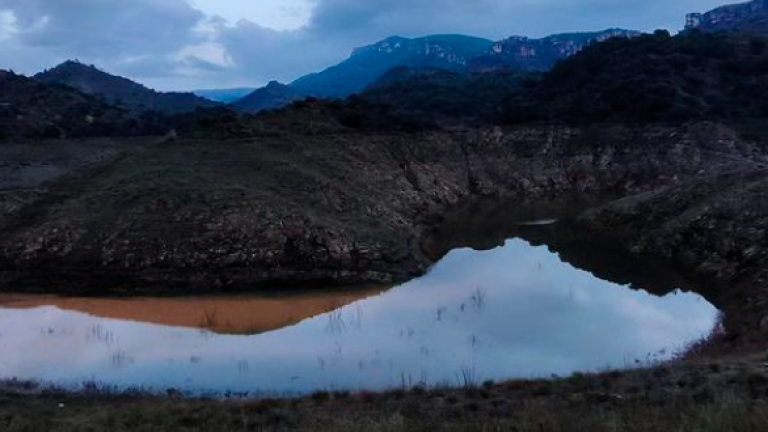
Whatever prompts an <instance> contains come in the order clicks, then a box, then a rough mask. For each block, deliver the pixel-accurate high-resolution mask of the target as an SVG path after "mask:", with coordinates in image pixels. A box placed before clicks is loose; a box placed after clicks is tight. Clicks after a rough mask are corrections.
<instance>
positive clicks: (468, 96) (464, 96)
mask: <svg viewBox="0 0 768 432" xmlns="http://www.w3.org/2000/svg"><path fill="white" fill-rule="evenodd" d="M539 78H540V76H539V75H538V74H534V73H529V72H522V71H517V70H506V71H505V70H502V71H498V72H488V73H482V74H462V73H457V72H449V71H445V70H442V69H412V68H407V67H401V68H395V69H392V70H390V71H389V72H387V73H386V74H384V76H383V77H381V78H380V79H379V80H377V81H376V82H375V83H374V84H372V85H371V86H370V87H368V88H367V89H366V90H364V91H363V92H361V93H360V98H361V99H363V100H366V101H368V102H370V103H373V104H380V105H386V106H389V107H391V110H390V112H389V114H390V115H392V116H395V117H398V118H410V119H411V120H412V121H415V120H417V119H418V120H419V121H420V122H421V123H422V124H432V125H435V124H441V125H455V124H463V123H467V122H469V123H476V122H481V121H487V120H489V119H494V118H498V117H499V116H500V115H501V113H502V112H501V111H500V109H501V107H502V106H504V105H505V104H506V103H508V98H509V97H510V95H515V94H520V93H522V92H523V91H524V88H525V87H526V86H532V85H535V83H536V82H537V81H538V79H539Z"/></svg>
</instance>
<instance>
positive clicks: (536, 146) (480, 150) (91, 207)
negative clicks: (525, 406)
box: [0, 124, 764, 292]
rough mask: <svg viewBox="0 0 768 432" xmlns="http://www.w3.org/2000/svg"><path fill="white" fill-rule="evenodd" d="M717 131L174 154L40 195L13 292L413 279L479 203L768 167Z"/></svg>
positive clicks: (15, 233) (528, 130)
mask: <svg viewBox="0 0 768 432" xmlns="http://www.w3.org/2000/svg"><path fill="white" fill-rule="evenodd" d="M762 154H763V153H762V152H761V150H760V149H759V148H758V147H757V146H756V145H754V144H752V143H750V142H747V141H744V140H741V139H740V138H739V137H738V135H737V134H736V133H734V132H733V131H732V130H731V129H729V128H727V127H724V126H720V125H716V124H699V125H691V126H686V127H678V128H668V127H637V128H629V127H619V126H602V127H593V128H588V129H572V128H566V127H559V126H538V127H520V128H513V129H501V128H487V129H480V130H470V131H462V132H453V133H449V132H426V133H421V134H379V135H375V134H360V133H357V132H354V131H350V130H339V131H335V132H332V133H324V134H308V135H298V134H285V135H281V136H274V135H269V134H265V135H262V136H254V137H252V138H249V139H239V140H225V141H216V140H205V139H202V140H194V141H193V140H189V141H178V142H174V143H166V144H162V145H159V146H156V147H154V148H151V149H148V150H145V151H142V152H138V153H136V154H133V155H130V156H126V157H123V158H120V159H119V160H117V161H116V162H114V163H112V164H110V165H107V166H100V167H98V169H94V170H90V171H86V172H83V173H81V174H80V175H78V176H74V177H70V178H67V179H66V180H63V181H61V182H58V183H56V184H55V186H51V187H49V188H46V189H45V190H42V191H40V192H39V193H40V196H41V197H40V198H38V199H37V200H35V201H34V202H33V203H30V204H29V205H26V206H21V207H20V208H18V209H15V210H14V211H12V212H9V213H8V214H6V215H5V216H4V217H2V219H0V232H2V236H0V237H1V238H0V247H1V248H2V257H1V259H0V286H1V287H2V288H3V289H6V290H8V289H13V290H23V289H51V288H58V289H60V287H61V286H62V285H66V286H68V287H73V288H75V287H81V288H93V289H97V290H99V292H103V291H104V290H106V289H110V288H113V289H116V288H131V289H133V288H135V287H146V288H154V289H160V290H162V289H163V288H165V289H169V288H175V289H181V290H184V292H192V291H194V290H211V289H217V290H226V289H234V288H248V289H257V288H258V287H261V286H264V285H265V284H276V283H283V284H294V285H295V284H305V283H323V282H333V283H334V284H339V283H362V282H391V281H400V280H404V279H406V278H409V277H412V276H414V275H417V274H420V273H422V272H424V271H425V270H426V269H427V268H428V267H429V266H430V265H431V264H432V262H433V259H434V258H433V257H429V256H427V255H426V254H425V253H424V252H423V251H422V249H421V239H422V238H423V236H424V234H425V232H426V229H427V228H429V226H430V224H431V220H432V219H433V218H434V217H437V216H438V215H440V214H442V213H443V212H445V211H446V209H448V208H450V207H451V206H453V205H456V204H457V203H461V202H463V201H466V200H467V199H470V198H472V197H477V196H495V197H510V198H536V197H538V198H549V197H558V196H566V195H567V196H573V195H577V194H589V195H591V196H598V195H602V194H621V195H630V194H637V193H641V192H644V191H648V190H652V189H655V188H657V187H661V186H664V185H669V184H674V183H677V182H682V181H684V180H686V179H692V178H700V177H706V176H712V175H718V174H721V173H725V172H732V171H743V170H757V169H760V167H762V166H763V165H762V164H763V163H764V160H763V156H762Z"/></svg>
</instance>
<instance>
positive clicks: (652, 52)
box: [0, 0, 768, 432]
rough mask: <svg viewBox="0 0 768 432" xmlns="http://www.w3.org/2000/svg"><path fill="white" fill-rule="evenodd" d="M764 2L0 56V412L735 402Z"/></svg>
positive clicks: (200, 424)
mask: <svg viewBox="0 0 768 432" xmlns="http://www.w3.org/2000/svg"><path fill="white" fill-rule="evenodd" d="M766 16H768V8H766V7H765V2H764V1H762V0H754V1H752V2H749V3H746V4H742V5H734V6H726V7H722V8H719V9H716V10H714V11H712V12H709V13H706V14H692V15H689V16H688V19H687V21H688V24H687V26H686V29H685V30H684V31H682V32H681V33H680V34H677V35H672V34H671V33H670V32H669V31H666V30H657V31H655V32H653V33H640V32H635V31H629V30H622V29H617V28H613V29H609V30H606V31H601V32H587V33H564V34H557V35H553V36H549V37H543V38H527V37H517V36H513V37H510V38H507V39H504V40H502V41H500V42H493V41H492V40H490V39H485V38H476V37H471V36H464V35H436V36H426V37H420V38H405V37H391V38H387V39H385V40H383V41H381V42H378V43H376V44H373V45H368V46H365V47H363V48H359V49H356V50H355V51H354V52H353V54H352V56H351V57H350V58H348V59H347V60H345V61H343V62H341V63H339V64H337V65H336V66H331V67H330V68H328V69H325V70H322V71H320V72H317V73H313V74H310V75H306V76H303V77H302V78H299V79H297V80H295V81H293V82H291V83H290V84H280V83H279V82H277V81H272V82H270V83H269V84H268V85H267V86H265V87H262V88H259V89H256V90H253V89H251V88H247V89H246V88H239V89H235V88H233V89H231V90H207V91H200V92H197V93H177V92H158V91H155V90H152V89H150V88H148V87H145V86H143V85H141V84H139V83H137V82H134V81H131V80H129V79H127V78H122V77H119V76H117V75H111V74H109V73H107V72H104V71H103V70H101V69H98V68H97V67H95V66H88V65H86V64H83V63H80V62H79V61H68V62H65V63H63V64H61V65H59V66H57V67H55V68H53V69H50V70H46V71H43V72H41V73H39V74H36V75H33V76H29V77H27V76H24V75H21V74H16V73H15V72H12V71H0V429H2V430H8V431H9V432H20V431H34V430H56V431H76V430H84V429H85V430H106V429H109V430H118V431H119V430H161V431H162V430H190V431H191V430H198V431H199V430H212V431H213V430H221V428H222V427H224V426H223V425H226V428H229V429H231V430H316V429H317V428H319V427H321V426H322V427H323V428H325V429H327V430H330V431H336V430H339V431H352V430H381V431H395V430H427V429H430V430H456V431H463V430H467V431H469V430H473V431H488V430H518V431H529V430H530V431H537V432H542V431H571V430H576V431H581V430H583V431H594V430H597V431H602V430H605V431H609V430H627V431H656V430H680V431H691V432H693V431H699V430H709V429H705V426H706V427H710V426H712V425H716V426H717V427H715V426H712V427H713V429H712V430H718V431H720V430H722V431H750V430H755V431H761V430H764V428H765V426H766V425H767V424H768V417H766V416H765V412H766V410H765V408H766V401H768V366H767V365H768V363H766V362H768V357H766V355H767V354H766V353H768V266H766V262H768V134H766V132H765V131H766V128H768V121H767V120H766V119H768V104H767V103H766V100H768V93H766V87H765V86H764V83H765V82H766V80H768V69H766V68H765V65H767V64H768V39H767V38H766V34H765V30H764V29H763V26H762V24H761V23H763V21H764V19H765V17H766ZM233 28H234V27H233ZM1 35H2V33H0V36H1ZM209 48H210V47H209ZM265 82H266V81H265ZM251 90H253V91H251ZM201 94H202V95H207V97H210V98H213V99H219V100H221V102H215V101H213V100H209V99H206V98H205V97H203V96H200V95H201ZM239 96H242V98H239V99H238V97H239ZM226 428H225V429H226Z"/></svg>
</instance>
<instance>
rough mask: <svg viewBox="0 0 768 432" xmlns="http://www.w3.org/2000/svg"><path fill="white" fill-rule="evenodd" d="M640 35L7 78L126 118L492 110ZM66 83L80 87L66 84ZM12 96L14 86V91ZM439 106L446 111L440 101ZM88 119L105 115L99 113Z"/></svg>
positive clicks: (703, 22) (62, 68)
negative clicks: (347, 108)
mask: <svg viewBox="0 0 768 432" xmlns="http://www.w3.org/2000/svg"><path fill="white" fill-rule="evenodd" d="M766 23H768V0H753V1H751V2H749V3H743V4H737V5H730V6H723V7H720V8H717V9H714V10H713V11H710V12H707V13H705V14H689V15H688V16H687V25H686V28H687V29H688V30H698V31H703V32H723V31H725V32H751V33H761V32H762V33H768V24H766ZM639 35H640V33H639V32H636V31H631V30H623V29H617V28H614V29H608V30H604V31H600V32H590V33H567V34H558V35H552V36H548V37H545V38H541V39H532V38H526V37H520V36H514V37H510V38H507V39H505V40H502V41H498V42H493V41H491V40H488V39H482V38H476V37H470V36H464V35H433V36H427V37H422V38H416V39H408V38H403V37H391V38H388V39H385V40H383V41H380V42H378V43H375V44H372V45H369V46H365V47H362V48H358V49H355V50H354V51H353V53H352V55H351V56H350V57H349V58H348V59H347V60H345V61H343V62H341V63H339V64H338V65H335V66H333V67H330V68H328V69H326V70H323V71H321V72H318V73H314V74H310V75H306V76H304V77H302V78H299V79H297V80H296V81H294V82H292V83H290V84H281V83H278V82H275V81H273V82H270V83H269V84H268V85H267V86H265V87H262V88H259V89H256V90H253V89H249V88H240V89H225V90H201V91H198V92H197V93H198V94H193V93H162V92H158V91H155V90H152V89H149V88H147V87H145V86H143V85H141V84H139V83H136V82H133V81H131V80H129V79H126V78H122V77H119V76H115V75H111V74H109V73H107V72H104V71H102V70H100V69H98V68H96V67H95V66H90V65H86V64H83V63H80V62H78V61H67V62H64V63H62V64H61V65H59V66H57V67H55V68H53V69H50V70H46V71H44V72H41V73H39V74H37V75H35V76H34V77H33V79H34V82H37V83H38V84H50V85H51V86H48V87H41V86H35V85H33V84H34V82H33V80H30V79H28V78H25V77H21V76H18V75H15V74H12V73H9V72H5V73H4V79H5V82H6V85H8V84H7V83H8V82H13V83H15V84H16V85H17V87H18V86H20V85H21V84H22V83H23V84H24V86H26V88H27V89H30V90H29V91H32V90H34V92H37V93H39V94H42V93H45V92H46V91H49V92H50V94H49V95H47V96H46V97H52V98H53V99H55V100H57V101H58V100H59V99H61V100H62V102H61V104H60V105H61V106H65V107H75V106H77V107H78V108H77V109H76V111H77V112H79V113H91V112H99V113H107V114H108V115H107V117H109V118H112V119H119V121H118V123H120V122H123V121H124V120H125V119H129V118H132V119H134V120H135V119H136V118H138V114H142V113H145V112H148V111H154V112H159V113H164V114H180V113H188V112H193V111H195V110H196V109H197V108H215V107H224V106H226V105H225V104H229V106H231V107H233V108H235V109H236V110H238V111H240V112H244V113H258V112H261V111H264V110H270V109H275V108H281V107H283V106H286V105H288V104H290V103H292V102H295V101H298V100H301V99H304V98H306V97H317V98H328V99H333V98H346V97H348V96H350V95H352V94H355V93H361V92H364V93H365V95H366V97H367V98H368V99H369V100H371V101H374V102H379V103H385V104H395V105H398V106H400V107H401V108H403V109H405V111H406V112H410V111H412V110H416V111H418V112H426V111H429V110H432V111H433V112H436V113H443V112H451V111H452V110H458V109H460V108H461V107H458V106H456V104H455V103H447V102H450V101H463V102H462V103H466V104H469V105H470V106H476V107H477V108H478V109H477V110H476V111H478V112H480V111H483V112H485V111H487V110H489V109H491V108H492V107H490V106H484V105H483V106H480V105H482V104H485V102H482V103H481V104H480V105H478V103H480V102H481V101H487V100H488V98H487V97H486V96H487V95H488V94H489V91H490V90H489V89H492V88H493V86H499V85H500V86H502V87H504V88H507V87H509V88H512V89H517V88H518V87H519V86H520V85H521V84H524V83H525V82H526V80H529V79H530V75H525V74H524V73H525V72H534V73H538V72H543V71H548V70H550V69H552V68H553V67H554V66H555V65H556V64H557V63H558V62H560V61H561V60H564V59H566V58H569V57H571V56H573V55H574V54H576V53H579V52H580V51H582V50H583V49H584V48H585V47H587V46H588V45H590V44H591V43H592V42H596V41H597V42H601V41H606V40H608V39H612V38H634V37H637V36H639ZM490 72H492V73H495V75H493V76H490V77H487V79H477V78H473V77H472V75H477V74H487V73H490ZM25 80H26V81H25ZM409 80H410V81H411V82H408V81H409ZM67 88H68V89H71V90H77V92H72V91H70V92H67V91H65V89H67ZM470 89H471V90H470ZM252 90H253V91H252ZM388 92H392V93H391V94H390V93H388ZM414 92H415V93H418V94H421V95H423V96H424V97H425V98H424V99H423V100H420V101H416V100H415V99H414V98H412V97H410V94H412V93H414ZM12 93H13V95H14V96H13V97H11V99H12V100H5V101H1V100H0V103H2V104H4V105H2V106H0V109H2V110H3V113H4V114H3V115H6V116H10V115H11V114H9V113H11V112H13V113H15V115H17V116H18V119H19V120H13V121H12V123H15V124H17V126H19V128H21V129H24V128H26V129H29V130H30V131H32V132H30V134H31V135H40V134H42V135H46V136H47V135H52V136H53V135H57V134H59V135H62V134H63V135H67V134H68V132H67V127H66V125H65V124H63V123H61V124H59V123H57V122H59V120H57V119H60V118H64V117H67V116H66V115H65V116H62V115H60V114H58V113H56V114H55V115H54V113H52V112H47V111H46V110H49V111H50V108H45V107H44V106H42V105H34V104H32V105H33V106H31V107H30V110H31V111H30V113H37V114H33V115H29V116H25V115H24V114H23V113H21V114H19V113H20V112H21V111H20V110H22V109H21V106H22V105H23V104H24V103H27V102H29V103H32V102H35V101H34V100H27V101H26V102H24V103H22V102H21V101H22V98H20V97H19V95H21V94H23V92H12ZM443 93H445V94H443ZM8 94H9V93H8V92H6V99H8ZM447 94H450V95H453V96H452V97H451V98H450V101H447V100H446V98H445V97H444V96H445V95H447ZM478 94H479V95H480V97H479V98H478V96H477V95H478ZM85 96H89V97H87V98H86V97H85ZM42 99H45V98H42ZM68 101H71V102H72V103H70V102H68ZM75 101H79V102H77V103H75ZM440 101H443V102H440ZM444 102H445V103H444ZM57 103H58V102H57ZM107 106H115V107H120V108H124V109H125V110H127V112H121V111H119V110H111V109H110V110H107V111H105V110H106V107H107ZM436 106H437V107H439V109H434V108H435V107H436ZM22 111H23V110H22ZM59 111H61V110H59ZM38 114H40V115H41V116H42V117H41V118H45V119H47V120H46V121H47V122H49V123H56V124H57V125H58V126H55V127H50V128H49V130H48V131H43V129H45V128H46V127H48V126H45V125H43V124H34V125H32V124H29V119H31V118H34V117H36V116H37V115H38ZM81 117H83V118H98V116H93V115H91V114H87V115H85V116H81ZM8 118H10V117H8ZM24 119H27V120H24ZM80 120H81V119H73V120H72V121H73V122H74V123H73V125H76V127H75V129H77V130H80V131H81V132H82V131H85V130H86V129H94V128H93V127H83V128H81V127H80V126H79V124H80V123H81V121H80ZM25 125H26V126H25ZM85 126H88V125H85ZM71 132H72V131H69V133H71Z"/></svg>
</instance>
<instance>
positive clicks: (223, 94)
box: [192, 87, 257, 104]
mask: <svg viewBox="0 0 768 432" xmlns="http://www.w3.org/2000/svg"><path fill="white" fill-rule="evenodd" d="M256 90H257V89H256V88H254V87H243V88H232V89H211V90H194V91H193V92H192V93H194V94H196V95H197V96H200V97H202V98H206V99H208V100H212V101H214V102H221V103H226V104H231V103H233V102H237V101H239V100H240V99H242V98H244V97H246V96H248V95H249V94H251V93H253V92H254V91H256Z"/></svg>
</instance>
